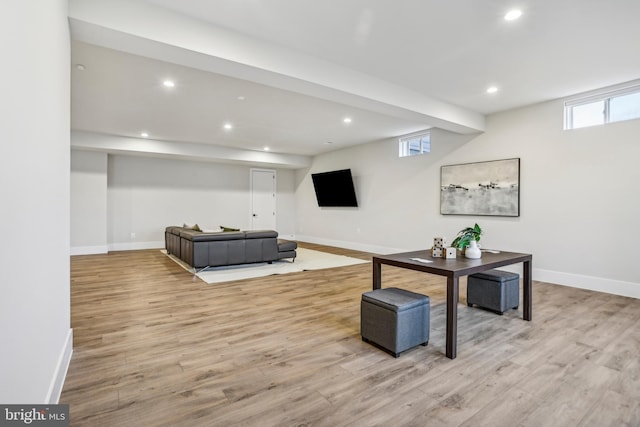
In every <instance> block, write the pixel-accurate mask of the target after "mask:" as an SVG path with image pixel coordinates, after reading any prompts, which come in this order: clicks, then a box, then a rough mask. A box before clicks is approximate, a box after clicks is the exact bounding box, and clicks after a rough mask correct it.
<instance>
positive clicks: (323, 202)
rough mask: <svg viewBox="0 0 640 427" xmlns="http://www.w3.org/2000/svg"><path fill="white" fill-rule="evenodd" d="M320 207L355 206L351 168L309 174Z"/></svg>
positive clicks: (356, 203) (356, 204)
mask: <svg viewBox="0 0 640 427" xmlns="http://www.w3.org/2000/svg"><path fill="white" fill-rule="evenodd" d="M311 179H312V180H313V188H314V189H315V190H316V199H318V206H320V207H357V206H358V201H357V200H356V191H355V189H354V187H353V177H352V176H351V169H342V170H337V171H331V172H321V173H313V174H311Z"/></svg>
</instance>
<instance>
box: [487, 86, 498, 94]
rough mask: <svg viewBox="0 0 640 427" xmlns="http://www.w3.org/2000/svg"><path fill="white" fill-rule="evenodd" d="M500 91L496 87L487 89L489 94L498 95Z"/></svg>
mask: <svg viewBox="0 0 640 427" xmlns="http://www.w3.org/2000/svg"><path fill="white" fill-rule="evenodd" d="M497 91H498V88H497V87H495V86H489V87H488V88H487V93H496V92H497Z"/></svg>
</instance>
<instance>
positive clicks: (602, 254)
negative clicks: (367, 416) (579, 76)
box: [296, 101, 640, 298]
mask: <svg viewBox="0 0 640 427" xmlns="http://www.w3.org/2000/svg"><path fill="white" fill-rule="evenodd" d="M562 117H563V103H562V101H553V102H547V103H543V104H538V105H534V106H530V107H527V108H522V109H518V110H511V111H507V112H504V113H500V114H495V115H493V116H490V117H488V120H487V131H486V132H485V133H484V134H481V135H479V136H477V137H475V138H473V139H472V140H471V141H469V142H467V143H465V142H464V141H455V140H454V141H446V142H443V140H442V138H441V136H442V135H436V137H434V138H433V142H432V149H433V152H432V153H431V154H429V155H426V156H419V157H415V158H404V159H399V158H398V157H397V142H396V141H395V140H387V141H381V142H375V143H371V144H366V145H363V146H359V147H355V148H351V149H346V150H342V151H339V152H334V153H329V154H325V155H322V156H318V157H317V158H315V159H314V163H313V166H312V167H311V169H310V170H309V171H299V172H298V174H297V178H296V179H297V182H298V188H297V208H296V209H297V214H298V229H297V233H296V234H297V235H298V238H299V239H306V240H309V241H317V242H323V243H329V244H340V245H342V246H347V247H354V248H361V249H369V250H373V251H378V252H392V251H397V250H413V249H419V248H426V247H428V246H430V245H431V242H432V238H433V237H434V236H439V235H444V236H446V237H449V238H450V239H452V238H453V237H454V236H455V234H456V232H457V231H458V230H459V229H461V228H463V227H465V226H468V225H473V223H474V222H478V223H479V224H480V225H481V226H482V227H483V229H484V230H485V234H484V236H483V244H484V246H485V247H493V248H500V249H503V250H512V251H519V252H529V253H533V256H534V264H533V265H534V278H535V279H537V280H544V281H549V282H553V283H561V284H567V285H572V286H578V287H584V288H589V289H597V290H603V291H606V292H611V293H617V294H621V295H630V296H635V297H638V298H640V263H638V262H637V261H636V259H635V257H634V246H635V240H636V239H635V235H634V233H631V234H630V233H629V230H633V229H634V228H633V227H634V226H635V225H636V222H637V219H638V218H640V198H638V196H637V189H636V186H637V184H638V182H639V181H640V168H638V166H637V162H638V159H640V144H638V137H639V136H640V120H634V121H628V122H621V123H614V124H610V125H607V126H599V127H593V128H585V129H578V130H573V131H564V130H562ZM513 157H520V158H521V200H520V203H521V216H520V217H519V218H500V217H464V216H442V215H440V214H439V187H440V166H441V165H446V164H456V163H466V162H474V161H485V160H493V159H505V158H513ZM340 168H351V169H352V172H353V174H354V180H355V185H356V192H357V195H358V197H359V202H360V207H359V208H358V209H328V208H323V209H321V208H318V206H317V204H316V202H315V196H314V193H313V186H312V183H311V179H310V173H312V172H320V171H325V170H331V169H340Z"/></svg>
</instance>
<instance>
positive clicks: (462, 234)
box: [451, 224, 482, 251]
mask: <svg viewBox="0 0 640 427" xmlns="http://www.w3.org/2000/svg"><path fill="white" fill-rule="evenodd" d="M481 235H482V229H481V228H480V226H479V225H478V224H475V225H474V226H473V227H466V228H463V229H462V230H460V231H458V235H457V236H456V238H455V239H453V242H451V246H453V247H454V248H457V249H460V250H461V251H464V250H465V249H466V248H467V247H468V246H469V244H470V243H471V241H475V242H479V241H480V236H481Z"/></svg>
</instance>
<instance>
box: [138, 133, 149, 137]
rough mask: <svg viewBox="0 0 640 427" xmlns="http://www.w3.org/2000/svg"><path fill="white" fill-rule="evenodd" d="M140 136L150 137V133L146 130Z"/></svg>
mask: <svg viewBox="0 0 640 427" xmlns="http://www.w3.org/2000/svg"><path fill="white" fill-rule="evenodd" d="M140 136H141V137H143V138H149V134H148V133H146V132H142V133H141V134H140Z"/></svg>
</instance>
